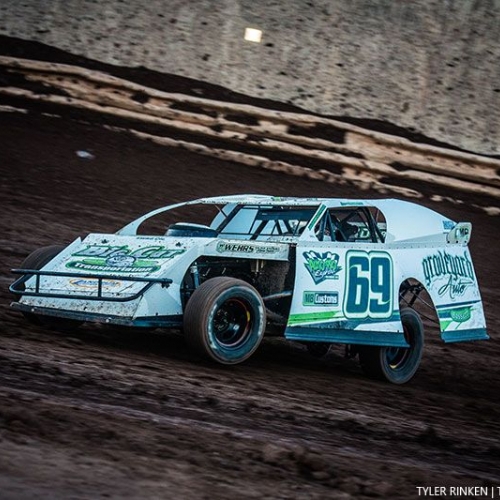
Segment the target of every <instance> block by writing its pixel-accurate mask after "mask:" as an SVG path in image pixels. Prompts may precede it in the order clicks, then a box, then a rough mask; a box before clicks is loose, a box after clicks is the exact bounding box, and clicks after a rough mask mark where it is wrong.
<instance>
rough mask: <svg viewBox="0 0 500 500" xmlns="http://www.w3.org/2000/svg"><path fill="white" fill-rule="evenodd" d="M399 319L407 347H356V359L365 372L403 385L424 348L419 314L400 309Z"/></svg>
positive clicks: (407, 308) (409, 309)
mask: <svg viewBox="0 0 500 500" xmlns="http://www.w3.org/2000/svg"><path fill="white" fill-rule="evenodd" d="M401 322H402V323H403V332H404V336H405V338H406V341H407V342H408V344H410V347H376V346H360V347H359V361H360V363H361V367H362V369H363V371H364V372H365V374H366V375H368V376H370V377H373V378H377V379H381V380H386V381H388V382H392V383H393V384H405V383H406V382H408V381H409V380H411V378H412V377H413V376H414V375H415V373H416V372H417V370H418V367H419V365H420V360H421V358H422V352H423V349H424V326H423V324H422V320H421V319H420V316H419V314H418V313H417V312H416V311H415V310H413V309H411V308H409V307H406V308H404V309H402V310H401Z"/></svg>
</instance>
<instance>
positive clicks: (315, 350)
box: [306, 342, 331, 358]
mask: <svg viewBox="0 0 500 500" xmlns="http://www.w3.org/2000/svg"><path fill="white" fill-rule="evenodd" d="M330 345H331V344H327V343H325V342H308V343H307V344H306V347H307V352H308V353H309V354H310V355H311V356H314V357H315V358H322V357H323V356H326V355H327V354H328V351H329V350H330Z"/></svg>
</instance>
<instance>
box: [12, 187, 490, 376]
mask: <svg viewBox="0 0 500 500" xmlns="http://www.w3.org/2000/svg"><path fill="white" fill-rule="evenodd" d="M178 211H184V213H185V212H186V211H187V213H188V216H189V217H190V218H191V219H195V220H196V221H197V222H196V223H193V222H178V221H179V219H178V218H177V217H178V216H177V215H176V213H177V212H178ZM160 214H162V215H160ZM167 215H168V216H169V225H168V227H166V231H165V226H163V225H162V226H161V228H162V229H161V230H160V231H159V232H160V233H162V234H160V235H158V236H154V235H151V234H140V233H139V229H140V228H143V227H144V226H147V225H148V224H150V223H151V221H155V220H158V217H160V218H161V217H162V216H163V217H165V216H167ZM200 217H201V221H203V220H204V221H205V222H206V224H200V223H199V222H200ZM203 218H205V219H203ZM181 220H182V219H181ZM174 221H177V222H174ZM141 232H142V231H141ZM470 235H471V225H470V224H469V223H467V222H460V223H456V222H454V221H452V220H450V219H448V218H447V217H444V216H442V215H440V214H438V213H436V212H434V211H432V210H429V209H427V208H424V207H421V206H419V205H416V204H414V203H409V202H404V201H400V200H394V199H387V200H347V199H320V198H279V197H272V196H261V195H237V196H223V197H214V198H204V199H199V200H194V201H188V202H186V203H179V204H175V205H170V206H166V207H163V208H160V209H158V210H154V211H153V212H150V213H148V214H146V215H144V216H142V217H140V218H139V219H137V220H134V221H133V222H131V223H130V224H128V225H127V226H125V227H124V228H123V229H121V230H120V231H118V232H117V233H115V234H90V235H89V236H87V237H86V238H85V239H83V240H82V239H80V238H78V239H76V240H75V241H74V242H73V243H71V244H70V245H69V246H67V247H61V246H50V247H44V248H40V249H38V250H36V251H35V252H33V253H32V254H31V255H29V256H28V257H27V258H26V260H25V261H24V263H23V265H22V269H15V270H14V272H15V273H17V274H20V275H21V276H20V277H19V279H17V280H16V281H15V282H14V283H13V284H12V285H11V287H10V290H11V292H13V293H15V294H17V300H16V301H15V302H13V304H12V307H13V308H14V309H16V310H18V311H21V312H22V313H24V315H25V316H26V317H27V318H28V319H30V320H31V321H35V322H40V323H45V324H50V325H63V326H66V327H67V326H68V324H69V325H76V324H78V323H80V322H84V321H93V322H101V323H109V324H115V325H128V326H136V327H169V328H170V327H172V328H182V331H183V334H184V336H185V338H186V340H187V341H188V343H189V344H190V345H191V346H193V347H194V348H195V349H196V350H197V351H199V352H200V353H202V354H203V355H204V356H206V357H208V358H211V359H213V360H215V361H217V362H219V363H224V364H236V363H240V362H242V361H244V360H245V359H247V358H248V357H249V356H251V355H252V353H253V352H255V350H256V349H257V347H258V346H259V344H260V342H261V340H262V338H263V336H264V333H265V332H266V331H267V332H268V333H278V334H282V335H284V336H285V338H287V339H290V340H294V341H298V342H302V343H304V344H306V345H307V346H308V348H309V350H310V351H311V353H313V354H317V355H321V354H324V353H326V351H327V350H328V348H329V346H330V344H332V343H340V344H346V346H347V348H346V353H347V354H348V355H350V356H356V355H359V359H360V362H361V365H362V367H363V369H364V371H365V372H366V373H367V374H369V375H371V376H374V377H377V378H382V379H386V380H389V381H390V382H393V383H404V382H407V381H408V380H410V379H411V378H412V377H413V375H414V374H415V372H416V371H417V369H418V366H419V364H420V359H421V356H422V350H423V346H424V328H423V325H422V321H421V318H420V315H419V314H418V313H417V312H416V311H415V310H414V309H413V306H414V304H415V303H416V301H417V300H419V299H421V297H420V294H421V292H422V291H424V290H425V291H426V292H427V293H428V295H429V297H430V301H431V302H432V304H431V305H433V307H434V308H435V311H436V314H437V318H438V320H439V327H440V330H441V337H442V339H443V340H444V341H445V342H458V341H469V340H480V339H487V338H488V335H487V333H486V327H485V319H484V313H483V306H482V301H481V297H480V293H479V287H478V283H477V280H476V275H475V272H474V267H473V265H472V259H471V255H470V253H469V250H468V248H467V244H468V242H469V239H470ZM427 302H429V301H427Z"/></svg>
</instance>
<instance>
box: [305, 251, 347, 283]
mask: <svg viewBox="0 0 500 500" xmlns="http://www.w3.org/2000/svg"><path fill="white" fill-rule="evenodd" d="M303 255H304V258H305V259H306V262H305V266H306V269H307V270H308V271H309V274H310V275H311V278H312V279H313V281H314V283H315V284H316V285H317V284H318V283H321V282H323V281H325V280H338V279H339V276H338V273H339V272H340V271H341V270H342V267H340V266H339V255H338V254H336V253H332V252H325V253H322V254H320V253H318V252H314V251H312V250H311V251H309V252H304V254H303Z"/></svg>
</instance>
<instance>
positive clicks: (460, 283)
mask: <svg viewBox="0 0 500 500" xmlns="http://www.w3.org/2000/svg"><path fill="white" fill-rule="evenodd" d="M415 262H416V263H417V266H418V271H419V275H418V276H415V278H417V279H418V280H419V281H420V282H421V283H422V284H423V285H424V286H425V288H426V289H427V291H428V292H429V295H430V296H431V299H432V301H433V302H434V305H435V306H436V311H437V314H438V319H439V325H440V329H441V336H442V338H443V340H444V341H445V342H460V341H465V340H481V339H487V338H489V337H488V334H487V333H486V321H485V318H484V311H483V303H482V301H481V295H480V292H479V286H478V282H477V278H476V273H475V271H474V266H473V264H472V259H471V255H470V252H469V249H468V248H467V247H464V246H458V245H457V246H456V245H449V246H447V247H446V248H439V249H428V250H424V251H421V252H419V254H418V256H417V255H416V256H415Z"/></svg>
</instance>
